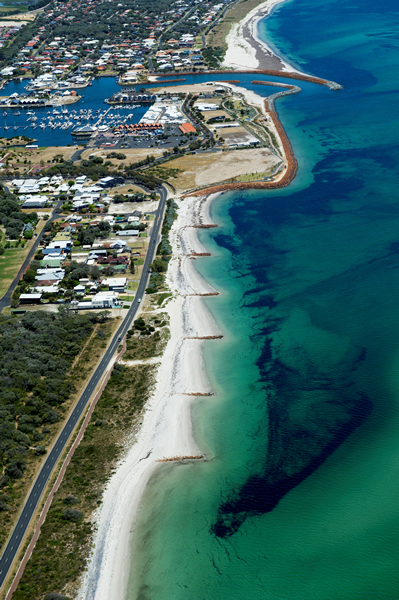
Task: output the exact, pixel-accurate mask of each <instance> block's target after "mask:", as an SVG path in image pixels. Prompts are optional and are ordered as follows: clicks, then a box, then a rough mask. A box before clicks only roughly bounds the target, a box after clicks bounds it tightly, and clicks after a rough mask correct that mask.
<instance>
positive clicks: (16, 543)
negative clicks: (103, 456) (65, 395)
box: [0, 186, 168, 588]
mask: <svg viewBox="0 0 399 600" xmlns="http://www.w3.org/2000/svg"><path fill="white" fill-rule="evenodd" d="M159 193H160V200H159V204H158V208H157V211H156V214H155V219H154V221H153V228H152V232H151V237H150V243H149V246H148V251H147V255H146V258H145V261H144V265H143V272H142V275H141V279H140V282H139V286H138V288H137V292H136V295H135V298H134V301H133V303H132V305H131V307H130V309H129V311H128V313H127V315H126V317H125V319H124V320H123V322H122V324H121V325H120V327H119V329H118V331H117V332H116V333H115V335H114V337H113V338H112V340H111V342H110V344H109V345H108V348H107V350H106V351H105V354H104V356H103V358H102V359H101V362H100V364H99V365H98V366H97V368H96V370H95V371H94V373H93V375H92V377H91V379H90V381H89V382H88V384H87V386H86V388H85V389H84V391H83V393H82V395H81V397H80V398H79V400H78V402H77V404H76V406H75V408H74V409H73V411H72V413H71V414H70V416H69V418H68V420H67V422H66V423H65V425H64V427H63V429H62V430H61V432H60V433H59V435H58V438H57V439H56V441H55V443H54V446H53V448H52V449H51V451H50V453H49V454H48V456H47V458H46V460H45V462H44V463H43V466H42V468H41V470H40V472H39V474H38V476H37V478H36V480H35V482H34V483H33V486H32V488H31V490H30V492H29V495H28V497H27V500H26V502H25V504H24V506H23V508H22V511H21V514H20V516H19V519H18V521H17V523H16V525H15V527H14V529H13V532H12V533H11V536H10V538H9V540H8V543H7V545H6V547H5V550H4V552H3V555H2V557H1V558H0V588H1V586H2V585H3V584H4V581H5V579H6V577H7V574H8V572H9V570H10V568H11V566H12V564H13V562H14V560H15V558H16V556H17V553H18V550H19V548H20V546H21V544H22V542H23V540H24V537H25V534H26V532H27V529H28V527H29V524H30V522H31V519H32V517H33V515H34V513H35V511H36V508H37V506H38V505H39V503H40V500H41V498H42V495H43V492H44V491H45V488H46V486H47V483H48V481H49V479H50V476H51V474H52V471H53V469H54V467H55V466H56V464H57V462H58V460H59V458H60V456H61V455H62V453H63V451H64V448H65V446H66V445H67V443H68V441H69V439H70V437H71V435H72V433H73V431H74V430H75V427H76V426H77V424H78V423H79V421H80V419H81V417H82V415H83V413H84V412H85V409H86V408H87V406H88V403H89V401H90V398H91V397H92V395H93V394H94V392H95V391H96V389H97V387H98V385H99V384H100V382H101V381H102V379H103V376H104V375H105V373H106V372H107V368H108V366H109V364H110V362H111V361H112V359H113V357H114V354H115V352H116V351H117V350H118V347H119V345H120V344H121V343H122V340H123V338H124V337H125V335H126V333H127V331H128V329H129V328H130V326H131V325H132V322H133V320H134V318H135V317H136V314H137V311H138V310H139V309H140V306H141V303H142V301H143V298H144V295H145V290H146V288H147V286H148V281H149V277H150V275H149V266H150V264H151V263H152V261H153V260H154V257H155V253H156V249H157V245H158V242H159V241H160V233H161V228H162V222H163V218H164V215H165V207H166V200H167V196H168V191H167V188H166V187H165V186H162V187H161V188H159ZM23 562H25V559H24V560H23Z"/></svg>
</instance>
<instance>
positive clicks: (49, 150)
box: [21, 146, 78, 164]
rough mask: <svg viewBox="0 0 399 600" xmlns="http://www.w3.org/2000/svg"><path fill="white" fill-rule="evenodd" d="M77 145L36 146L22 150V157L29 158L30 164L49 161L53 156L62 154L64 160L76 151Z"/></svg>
mask: <svg viewBox="0 0 399 600" xmlns="http://www.w3.org/2000/svg"><path fill="white" fill-rule="evenodd" d="M77 149H78V146H48V147H46V148H38V149H37V150H25V149H24V150H22V151H21V152H22V154H23V156H24V157H26V158H29V160H30V161H32V164H37V163H40V161H42V160H43V161H44V162H45V163H48V162H51V161H52V160H53V158H54V157H55V156H60V155H62V157H63V159H64V160H68V159H69V158H71V156H72V154H74V152H76V150H77Z"/></svg>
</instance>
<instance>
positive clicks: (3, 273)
mask: <svg viewBox="0 0 399 600" xmlns="http://www.w3.org/2000/svg"><path fill="white" fill-rule="evenodd" d="M28 252H29V249H26V247H25V248H9V249H7V250H5V251H4V254H3V255H2V256H0V298H2V297H3V296H4V294H5V293H6V291H7V290H8V288H9V287H10V285H11V283H12V281H13V280H14V278H15V276H16V274H17V273H18V271H19V269H20V268H21V265H22V263H23V261H24V260H25V258H26V256H27V254H28Z"/></svg>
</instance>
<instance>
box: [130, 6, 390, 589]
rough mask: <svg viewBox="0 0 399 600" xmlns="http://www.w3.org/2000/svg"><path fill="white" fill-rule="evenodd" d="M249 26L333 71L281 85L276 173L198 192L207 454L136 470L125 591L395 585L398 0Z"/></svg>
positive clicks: (300, 61)
mask: <svg viewBox="0 0 399 600" xmlns="http://www.w3.org/2000/svg"><path fill="white" fill-rule="evenodd" d="M260 34H261V35H263V36H264V37H265V39H268V40H269V41H271V43H272V45H273V46H274V47H275V48H276V50H277V49H278V51H279V52H280V53H281V54H282V55H283V56H284V57H285V58H286V59H287V60H289V61H291V62H292V63H294V64H295V65H297V66H298V67H300V68H301V69H302V70H305V71H307V72H309V73H312V74H315V75H318V76H321V77H326V78H329V79H332V80H335V81H338V82H339V83H342V84H343V86H344V89H343V90H342V91H340V92H331V91H329V90H327V89H325V88H321V87H318V86H311V85H304V86H302V84H301V87H303V89H304V91H303V93H302V94H298V95H296V96H293V97H290V98H286V99H284V100H283V101H279V104H278V111H279V114H280V118H281V121H282V123H283V125H284V127H285V128H286V131H287V133H288V135H289V137H290V139H291V141H292V145H293V148H294V151H295V154H296V156H297V157H298V162H299V170H298V175H297V178H296V179H295V181H294V182H293V183H292V184H291V185H290V186H289V187H288V188H285V189H283V190H280V191H277V192H260V191H248V192H245V193H244V192H237V193H229V194H224V195H222V196H220V197H219V199H218V200H217V201H216V202H215V203H214V204H213V208H212V210H213V218H214V220H215V222H217V223H218V224H219V227H218V228H217V229H215V230H211V231H203V232H202V233H201V238H202V241H203V242H204V244H205V245H206V246H207V247H208V248H210V250H211V252H212V255H213V256H212V258H211V259H205V258H204V259H200V260H197V261H196V264H197V266H198V268H199V269H200V270H201V272H202V273H203V274H204V276H205V277H206V278H207V279H208V280H209V281H210V282H211V283H212V285H214V286H215V287H217V288H218V289H219V290H220V291H221V292H222V294H221V295H220V296H219V297H217V298H212V299H209V300H208V305H209V307H210V309H211V311H212V312H213V314H214V316H215V318H216V319H217V320H218V322H219V323H220V325H221V327H222V328H223V330H224V332H225V338H224V339H223V340H221V341H217V342H209V343H207V344H206V346H205V361H206V365H207V369H208V372H209V376H210V378H211V380H212V383H213V385H214V388H215V390H216V392H217V395H216V396H215V397H212V398H206V399H199V400H198V401H196V402H195V404H194V408H193V423H194V428H195V435H196V437H197V440H198V442H199V444H200V446H201V447H202V448H204V450H205V451H206V452H207V454H208V455H209V456H210V457H211V460H210V461H209V462H206V463H201V464H199V463H196V464H187V465H179V466H174V465H162V468H160V469H159V470H158V471H157V472H156V474H155V475H154V476H153V478H152V480H151V482H150V484H149V486H148V488H147V491H146V493H145V498H144V503H143V508H142V510H141V514H140V522H139V526H138V528H137V530H136V532H135V537H134V539H133V541H132V569H131V576H130V583H129V592H128V598H129V600H136V599H140V600H218V599H220V600H241V599H244V598H245V599H248V600H255V599H256V600H258V599H261V600H369V599H370V600H396V599H399V569H398V568H397V564H398V557H399V410H398V409H399V198H398V197H399V190H398V175H399V168H398V165H399V144H398V138H399V123H398V118H397V117H398V112H399V109H398V107H399V10H398V6H397V3H394V2H393V1H392V0H388V1H385V2H383V3H382V4H379V5H378V6H377V4H376V3H375V2H371V1H370V0H364V1H363V2H362V3H360V2H356V1H354V2H351V3H344V2H337V1H335V2H329V1H328V0H327V1H323V2H320V0H307V1H306V0H292V1H291V2H288V3H285V4H282V5H280V6H279V8H278V9H276V10H275V12H274V13H273V15H272V17H271V18H270V19H268V20H267V21H266V22H263V23H261V24H260ZM257 91H258V92H260V89H258V90H257Z"/></svg>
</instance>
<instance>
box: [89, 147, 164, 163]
mask: <svg viewBox="0 0 399 600" xmlns="http://www.w3.org/2000/svg"><path fill="white" fill-rule="evenodd" d="M111 152H120V153H122V154H125V156H126V158H125V159H123V160H119V159H115V158H107V154H110V153H111ZM162 152H163V150H160V149H158V148H122V149H120V150H119V149H117V150H115V149H114V148H104V149H103V150H96V151H94V152H93V148H88V149H87V150H85V151H84V152H82V160H85V159H87V158H89V156H90V154H94V155H95V156H101V157H102V158H103V159H104V160H109V161H111V163H112V164H113V165H115V166H116V167H118V166H119V165H120V164H121V163H123V164H124V165H130V164H132V163H137V162H140V161H141V160H144V159H145V158H146V157H147V156H149V155H152V156H162Z"/></svg>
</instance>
